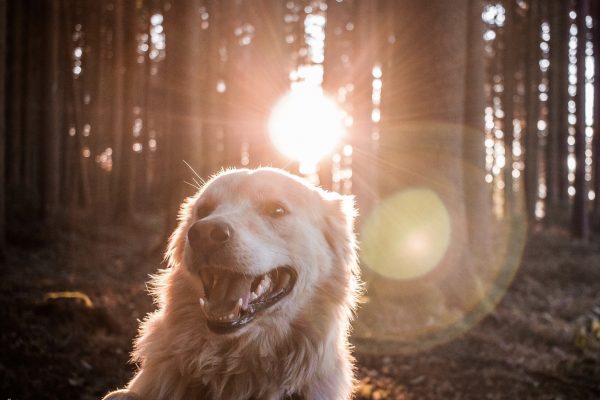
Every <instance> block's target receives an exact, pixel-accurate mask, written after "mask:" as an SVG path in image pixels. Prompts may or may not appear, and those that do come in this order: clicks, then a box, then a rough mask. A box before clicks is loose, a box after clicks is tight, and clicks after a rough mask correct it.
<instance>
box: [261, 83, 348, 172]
mask: <svg viewBox="0 0 600 400" xmlns="http://www.w3.org/2000/svg"><path fill="white" fill-rule="evenodd" d="M342 120H343V113H342V111H341V110H340V109H339V108H338V106H337V105H336V104H335V103H334V102H333V100H331V99H329V98H327V97H326V96H325V94H324V93H323V90H322V89H321V88H319V87H308V86H307V87H295V88H294V89H293V90H292V91H291V92H290V93H288V94H287V95H286V96H285V97H283V98H282V99H281V100H280V101H279V102H278V103H277V105H276V106H275V108H274V109H273V112H272V113H271V116H270V118H269V136H270V138H271V141H272V142H273V144H274V145H275V147H276V148H277V150H279V151H280V152H281V153H283V154H284V155H285V156H286V157H289V158H291V159H293V160H296V161H299V162H300V164H301V166H302V165H304V166H313V165H316V164H317V163H318V162H319V160H321V159H322V158H323V157H324V156H326V155H327V154H329V153H330V152H332V151H333V150H334V148H335V147H336V145H337V144H338V143H339V141H340V140H341V138H342V137H343V136H344V133H345V130H344V125H343V123H342Z"/></svg>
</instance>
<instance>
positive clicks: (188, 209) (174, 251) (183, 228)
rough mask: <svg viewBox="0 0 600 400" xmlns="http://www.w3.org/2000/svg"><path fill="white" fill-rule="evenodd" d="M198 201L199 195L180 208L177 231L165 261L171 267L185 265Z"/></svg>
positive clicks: (182, 204)
mask: <svg viewBox="0 0 600 400" xmlns="http://www.w3.org/2000/svg"><path fill="white" fill-rule="evenodd" d="M197 199H198V195H194V196H190V197H187V198H186V199H185V200H184V201H183V203H181V206H180V207H179V213H178V214H177V221H178V224H177V228H175V231H174V232H173V233H172V234H171V236H170V237H169V244H168V245H167V252H166V253H165V261H167V264H168V265H169V266H170V267H176V266H178V265H181V264H182V263H183V250H184V249H185V243H186V240H187V231H188V229H189V226H188V225H189V222H190V220H191V218H190V216H191V215H192V213H193V212H194V204H196V200H197Z"/></svg>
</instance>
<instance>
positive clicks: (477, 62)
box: [463, 0, 492, 262]
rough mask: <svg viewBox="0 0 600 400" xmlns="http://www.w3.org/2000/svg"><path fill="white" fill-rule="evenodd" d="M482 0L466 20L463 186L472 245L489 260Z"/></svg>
mask: <svg viewBox="0 0 600 400" xmlns="http://www.w3.org/2000/svg"><path fill="white" fill-rule="evenodd" d="M482 9H483V1H482V0H469V15H468V19H467V21H468V22H467V46H466V51H467V54H466V70H465V109H464V112H465V115H464V126H465V132H464V134H463V153H464V159H465V165H464V167H463V173H464V189H465V198H466V199H467V205H466V211H467V221H468V237H469V243H470V245H469V247H470V249H471V250H472V251H473V255H474V256H475V259H476V260H477V261H482V262H483V260H484V259H486V258H487V257H488V256H489V254H490V252H491V247H492V243H491V239H492V238H491V234H490V226H491V225H492V215H491V201H490V200H491V190H490V185H488V184H486V183H485V174H486V172H485V152H484V149H485V144H484V140H485V134H484V131H483V129H484V127H483V119H482V115H484V107H485V93H484V79H485V69H484V65H483V63H482V62H481V54H482V53H483V51H484V50H483V44H484V43H483V33H484V24H483V21H482V19H481V10H482Z"/></svg>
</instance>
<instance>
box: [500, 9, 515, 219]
mask: <svg viewBox="0 0 600 400" xmlns="http://www.w3.org/2000/svg"><path fill="white" fill-rule="evenodd" d="M504 9H505V10H506V22H505V23H504V34H503V42H502V45H503V52H502V58H503V59H502V61H503V62H502V76H503V82H502V83H503V86H504V90H503V91H502V108H503V111H504V117H503V118H502V130H503V131H504V158H505V160H506V161H505V166H504V169H503V170H504V183H505V199H506V203H505V209H506V213H507V214H508V215H510V214H512V213H513V212H514V207H515V204H514V187H513V186H514V185H513V175H512V173H513V155H512V154H513V141H514V137H515V135H514V123H513V120H514V117H515V92H516V85H517V79H516V78H515V72H516V67H517V62H516V61H517V46H515V45H514V43H515V38H516V33H517V14H516V12H515V2H514V1H512V0H510V1H506V2H504Z"/></svg>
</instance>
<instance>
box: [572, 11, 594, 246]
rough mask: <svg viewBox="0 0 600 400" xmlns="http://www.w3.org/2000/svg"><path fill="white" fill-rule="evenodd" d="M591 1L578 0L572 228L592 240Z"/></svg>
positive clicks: (577, 233) (575, 233)
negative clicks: (588, 167)
mask: <svg viewBox="0 0 600 400" xmlns="http://www.w3.org/2000/svg"><path fill="white" fill-rule="evenodd" d="M589 11H590V4H589V1H588V0H577V19H576V23H577V94H576V96H575V103H576V107H577V122H576V126H575V160H576V166H575V199H574V201H573V216H572V218H573V219H572V230H573V235H574V236H575V237H577V238H580V239H583V240H588V239H589V235H590V226H589V215H588V185H587V181H586V179H585V158H586V157H585V148H586V143H585V129H586V123H585V100H586V96H585V58H586V56H585V47H586V42H587V32H588V29H587V27H586V22H585V19H586V17H587V16H588V15H589Z"/></svg>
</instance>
